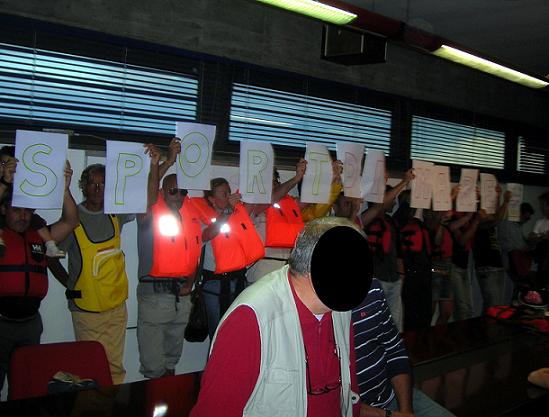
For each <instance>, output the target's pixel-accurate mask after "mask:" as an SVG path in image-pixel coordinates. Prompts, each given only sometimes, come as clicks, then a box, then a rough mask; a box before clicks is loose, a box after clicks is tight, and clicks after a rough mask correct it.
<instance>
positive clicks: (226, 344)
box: [191, 217, 372, 417]
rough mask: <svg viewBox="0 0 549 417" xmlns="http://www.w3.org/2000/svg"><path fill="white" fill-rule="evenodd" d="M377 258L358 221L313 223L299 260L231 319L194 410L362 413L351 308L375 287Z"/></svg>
mask: <svg viewBox="0 0 549 417" xmlns="http://www.w3.org/2000/svg"><path fill="white" fill-rule="evenodd" d="M368 254H369V252H368V243H367V240H366V238H365V236H364V234H363V233H362V231H360V230H359V229H358V228H356V226H355V225H353V224H352V223H351V222H349V221H348V220H346V219H341V218H335V217H325V218H322V219H316V220H312V221H311V222H309V223H307V224H306V225H305V227H304V229H303V231H302V232H301V233H300V235H299V236H298V238H297V240H296V244H295V247H294V249H293V250H292V253H291V255H290V258H289V265H287V266H284V267H283V268H281V269H279V270H276V271H274V272H271V273H270V274H268V275H266V276H264V277H263V278H261V279H260V280H259V281H257V282H256V283H255V284H254V285H252V286H250V287H248V288H247V289H246V290H244V291H243V292H242V293H241V294H240V295H239V296H238V298H237V299H236V300H235V301H234V303H233V304H232V305H231V307H230V308H229V310H228V311H227V313H226V314H225V316H224V317H223V319H222V321H221V323H220V325H219V327H218V329H217V332H216V335H215V337H214V340H213V342H212V348H211V352H210V359H209V361H208V364H207V367H206V370H205V372H204V377H203V379H202V385H201V391H200V395H199V398H198V402H197V404H196V406H195V408H194V409H193V410H192V412H191V416H193V417H198V416H214V415H223V416H225V417H233V416H234V417H236V416H242V415H247V416H252V415H253V416H267V415H272V412H273V410H276V411H277V412H278V413H280V414H284V415H288V416H296V417H305V416H310V417H312V416H314V417H333V416H344V417H351V416H353V415H354V416H358V413H359V411H360V405H359V397H358V394H357V393H358V386H357V384H356V373H355V364H354V344H353V341H352V334H351V322H350V314H351V313H350V310H351V309H352V308H354V307H356V306H357V305H358V304H359V303H360V302H361V301H362V300H363V299H364V298H365V297H366V294H367V293H368V289H369V288H370V283H371V279H372V268H371V262H369V261H368V259H369V256H368ZM357 271H360V272H358V273H357Z"/></svg>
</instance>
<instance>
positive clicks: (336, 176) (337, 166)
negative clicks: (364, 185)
mask: <svg viewBox="0 0 549 417" xmlns="http://www.w3.org/2000/svg"><path fill="white" fill-rule="evenodd" d="M332 173H333V178H332V183H334V184H341V174H342V173H343V162H341V161H340V160H339V159H336V160H335V161H332Z"/></svg>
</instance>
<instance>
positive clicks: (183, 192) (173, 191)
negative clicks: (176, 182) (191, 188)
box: [167, 188, 187, 197]
mask: <svg viewBox="0 0 549 417" xmlns="http://www.w3.org/2000/svg"><path fill="white" fill-rule="evenodd" d="M167 191H168V194H169V195H176V194H177V193H179V194H181V195H182V196H183V197H185V196H186V195H187V190H184V189H181V188H168V190H167Z"/></svg>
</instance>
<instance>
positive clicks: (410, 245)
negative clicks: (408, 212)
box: [400, 218, 431, 255]
mask: <svg viewBox="0 0 549 417" xmlns="http://www.w3.org/2000/svg"><path fill="white" fill-rule="evenodd" d="M400 244H401V247H402V250H403V252H413V253H421V252H424V253H426V254H427V255H430V254H431V238H430V236H429V231H428V230H427V228H426V227H425V226H424V225H423V223H421V222H420V221H419V220H418V219H415V218H414V219H412V220H410V221H409V222H408V223H407V224H406V225H405V226H404V227H402V228H400Z"/></svg>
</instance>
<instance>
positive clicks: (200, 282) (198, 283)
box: [194, 245, 206, 290]
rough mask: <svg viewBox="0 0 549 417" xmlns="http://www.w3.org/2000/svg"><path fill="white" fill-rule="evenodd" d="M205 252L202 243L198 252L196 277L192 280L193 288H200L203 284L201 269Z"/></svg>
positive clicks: (204, 246) (202, 268)
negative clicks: (198, 260) (198, 259)
mask: <svg viewBox="0 0 549 417" xmlns="http://www.w3.org/2000/svg"><path fill="white" fill-rule="evenodd" d="M205 252H206V245H202V252H201V253H200V262H199V263H198V267H197V268H196V275H195V276H196V279H195V280H194V286H195V289H200V290H201V289H202V286H203V285H204V277H203V276H202V271H203V270H204V253H205Z"/></svg>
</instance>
